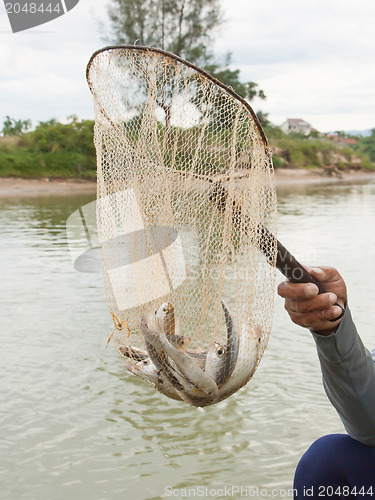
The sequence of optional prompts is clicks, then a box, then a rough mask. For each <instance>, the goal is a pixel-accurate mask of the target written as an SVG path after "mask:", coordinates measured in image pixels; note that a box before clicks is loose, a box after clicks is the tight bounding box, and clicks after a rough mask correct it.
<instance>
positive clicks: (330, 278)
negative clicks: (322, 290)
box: [310, 266, 342, 283]
mask: <svg viewBox="0 0 375 500" xmlns="http://www.w3.org/2000/svg"><path fill="white" fill-rule="evenodd" d="M310 273H311V274H312V275H313V276H314V277H315V278H316V279H317V280H318V281H320V283H332V282H335V281H339V280H341V279H342V278H341V275H340V273H339V272H338V271H337V269H335V268H334V267H326V266H319V267H318V266H314V267H311V268H310Z"/></svg>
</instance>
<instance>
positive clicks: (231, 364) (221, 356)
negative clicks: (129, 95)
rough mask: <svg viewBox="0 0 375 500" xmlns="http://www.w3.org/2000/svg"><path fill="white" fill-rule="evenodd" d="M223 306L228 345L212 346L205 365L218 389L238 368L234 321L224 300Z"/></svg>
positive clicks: (216, 344)
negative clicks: (236, 367)
mask: <svg viewBox="0 0 375 500" xmlns="http://www.w3.org/2000/svg"><path fill="white" fill-rule="evenodd" d="M221 306H222V308H223V310H224V314H225V323H226V327H227V343H226V346H225V347H224V346H222V345H220V344H218V343H217V342H213V343H212V344H210V346H209V348H208V352H207V356H206V364H205V372H206V373H207V374H209V375H210V376H211V377H212V378H213V379H214V380H215V382H216V384H217V386H218V388H220V387H221V386H222V385H224V384H225V383H226V382H227V380H228V379H229V377H230V376H231V375H232V373H233V370H234V368H235V366H236V362H237V357H238V348H239V345H238V339H237V334H236V330H235V328H234V324H233V319H232V317H231V314H230V312H229V310H228V308H227V306H226V305H225V303H224V301H223V300H222V301H221Z"/></svg>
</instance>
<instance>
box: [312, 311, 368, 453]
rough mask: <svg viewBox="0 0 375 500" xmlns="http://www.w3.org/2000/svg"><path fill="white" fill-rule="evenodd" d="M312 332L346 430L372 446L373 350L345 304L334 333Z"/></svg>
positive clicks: (325, 379) (327, 388) (329, 391)
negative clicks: (370, 349)
mask: <svg viewBox="0 0 375 500" xmlns="http://www.w3.org/2000/svg"><path fill="white" fill-rule="evenodd" d="M312 334H313V337H314V340H315V342H316V347H317V351H318V356H319V361H320V366H321V370H322V375H323V385H324V389H325V391H326V393H327V396H328V398H329V400H330V401H331V403H332V405H333V406H334V407H335V408H336V410H337V412H338V414H339V416H340V418H341V420H342V422H343V424H344V427H345V429H346V431H347V433H348V434H349V435H350V436H351V437H352V438H354V439H357V440H358V441H361V442H362V443H364V444H367V445H369V446H374V447H375V349H374V350H373V351H372V352H371V353H370V352H369V351H368V350H367V349H366V348H365V346H364V345H363V343H362V341H361V339H360V337H359V335H358V332H357V329H356V327H355V324H354V323H353V320H352V316H351V314H350V311H349V309H348V307H347V308H346V311H345V315H344V317H343V319H342V321H341V323H340V325H339V327H338V329H337V330H336V332H334V333H332V334H331V335H328V336H326V337H325V336H322V335H319V334H317V333H314V332H312Z"/></svg>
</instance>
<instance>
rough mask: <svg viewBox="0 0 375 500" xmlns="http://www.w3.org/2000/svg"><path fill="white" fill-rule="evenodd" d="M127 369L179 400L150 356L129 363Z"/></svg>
mask: <svg viewBox="0 0 375 500" xmlns="http://www.w3.org/2000/svg"><path fill="white" fill-rule="evenodd" d="M127 369H128V370H129V371H130V372H131V373H133V375H136V376H137V377H139V378H141V379H142V380H143V381H145V382H147V383H148V384H150V385H152V386H153V387H155V388H156V389H157V390H158V391H160V392H161V393H163V394H164V395H165V396H167V397H168V398H172V399H176V400H179V401H181V398H180V396H179V394H178V392H177V391H176V389H175V388H174V387H173V385H172V384H171V383H170V382H169V380H168V379H167V378H165V377H164V375H163V373H162V372H161V371H160V370H158V369H157V368H156V366H155V365H154V363H153V362H152V361H151V359H150V358H145V359H143V360H142V361H138V362H137V363H135V364H131V365H129V366H128V367H127Z"/></svg>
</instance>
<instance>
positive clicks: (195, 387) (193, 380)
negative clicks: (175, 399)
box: [141, 303, 219, 406]
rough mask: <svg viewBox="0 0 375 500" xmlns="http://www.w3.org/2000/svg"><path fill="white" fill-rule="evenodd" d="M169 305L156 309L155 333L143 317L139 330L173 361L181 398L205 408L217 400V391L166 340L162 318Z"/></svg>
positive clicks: (202, 374)
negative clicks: (178, 380)
mask: <svg viewBox="0 0 375 500" xmlns="http://www.w3.org/2000/svg"><path fill="white" fill-rule="evenodd" d="M168 308H169V304H168V303H165V304H162V306H161V307H160V308H159V309H158V312H157V314H156V326H157V332H153V331H151V330H150V328H149V327H148V324H147V318H146V317H145V316H143V318H142V321H141V330H142V333H143V335H144V337H145V340H146V341H147V342H149V343H150V344H152V345H153V346H154V347H155V348H156V349H157V350H158V351H162V352H164V353H165V354H166V355H167V356H168V357H169V358H170V359H171V361H173V363H174V366H175V373H178V372H179V373H180V374H181V376H182V380H181V378H180V380H181V381H182V382H185V383H184V384H183V385H184V391H183V392H182V393H181V394H180V396H181V398H183V399H185V400H186V401H188V402H190V404H192V405H194V406H205V405H206V404H213V402H215V401H216V400H217V397H218V395H219V391H218V388H217V385H216V383H215V381H214V380H213V379H212V378H211V377H210V376H209V375H207V374H206V373H205V372H204V371H203V370H202V369H201V368H199V366H198V365H197V364H196V363H195V362H194V360H193V359H192V358H191V357H190V356H188V355H187V354H185V353H184V352H182V351H180V350H178V349H177V348H176V347H174V346H173V345H172V344H171V343H170V342H169V341H168V339H167V336H166V334H165V330H164V316H165V313H166V312H167V311H168Z"/></svg>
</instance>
